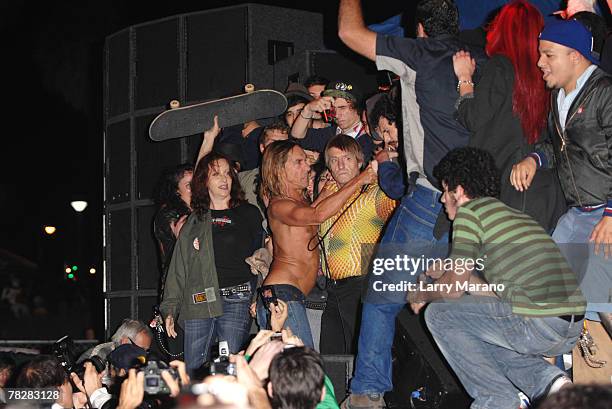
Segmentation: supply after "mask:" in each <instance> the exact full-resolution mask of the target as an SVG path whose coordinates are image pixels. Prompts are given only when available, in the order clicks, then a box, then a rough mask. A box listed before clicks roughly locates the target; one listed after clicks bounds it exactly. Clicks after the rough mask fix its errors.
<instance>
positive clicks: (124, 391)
mask: <svg viewBox="0 0 612 409" xmlns="http://www.w3.org/2000/svg"><path fill="white" fill-rule="evenodd" d="M109 362H110V364H111V373H112V374H113V375H114V377H115V379H116V381H115V382H114V385H116V392H117V393H118V394H119V401H118V405H117V408H120V409H135V408H137V407H142V408H145V407H146V408H150V407H159V406H165V404H166V403H168V404H172V405H174V403H173V402H172V401H171V400H169V399H168V398H175V397H176V396H178V395H179V393H180V390H181V386H180V385H181V384H182V385H188V384H189V382H190V380H189V376H188V375H187V372H186V371H185V363H184V362H181V361H172V362H170V363H169V364H166V363H165V362H163V361H159V360H156V359H155V358H153V357H151V356H149V357H147V356H146V352H145V351H144V350H143V349H142V348H139V347H137V346H135V345H121V346H119V347H117V348H116V349H115V350H114V351H113V352H112V353H111V354H110V356H109ZM173 373H174V374H173ZM177 374H178V379H177V376H176V375H177ZM179 379H180V383H179ZM118 385H121V387H120V388H119V386H118Z"/></svg>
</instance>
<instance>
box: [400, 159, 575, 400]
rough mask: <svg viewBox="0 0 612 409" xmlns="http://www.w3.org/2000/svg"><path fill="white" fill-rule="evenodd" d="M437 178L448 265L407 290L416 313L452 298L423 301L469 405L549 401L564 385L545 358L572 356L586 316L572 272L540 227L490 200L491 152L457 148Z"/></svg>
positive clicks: (495, 188) (494, 187) (494, 180)
mask: <svg viewBox="0 0 612 409" xmlns="http://www.w3.org/2000/svg"><path fill="white" fill-rule="evenodd" d="M434 175H435V176H436V178H437V179H438V180H439V181H441V183H442V187H443V188H444V193H443V196H442V202H443V203H444V207H445V210H446V213H447V215H448V217H449V219H451V220H453V244H452V252H451V255H450V256H449V258H448V259H447V260H444V263H443V265H444V266H445V267H446V268H445V269H443V268H437V269H435V268H431V269H430V270H428V272H427V275H428V276H429V277H430V278H436V281H435V282H433V283H426V282H425V281H422V282H421V283H419V287H418V289H419V290H420V291H417V292H414V293H411V294H410V300H411V307H412V309H413V311H415V312H418V311H419V310H420V309H421V308H422V306H423V305H424V302H428V301H433V300H439V299H445V298H446V301H449V300H448V298H454V300H452V301H453V302H436V303H432V304H431V305H429V306H428V307H427V310H426V312H425V320H426V322H427V326H428V328H429V330H430V331H431V333H432V335H433V337H434V339H435V341H436V343H437V344H438V346H439V347H440V350H441V352H442V353H443V354H444V356H445V357H446V359H447V361H448V363H449V364H450V365H451V367H452V368H453V370H454V371H455V373H456V374H457V376H458V377H459V379H460V380H461V382H462V383H463V386H464V387H465V389H466V391H467V392H468V393H469V394H470V396H471V397H472V398H473V399H474V402H473V404H472V406H471V407H472V408H496V409H505V408H508V409H516V408H517V407H519V403H520V402H519V397H518V392H519V391H521V392H523V393H524V394H526V395H527V396H528V397H529V398H530V399H531V400H532V401H534V400H537V399H539V398H542V397H545V396H547V395H548V394H549V393H551V392H553V391H555V390H558V389H559V388H560V387H561V386H562V385H564V384H567V383H569V382H570V380H569V379H568V378H567V377H566V376H565V374H564V372H562V371H561V370H560V369H559V368H557V367H555V366H553V365H551V364H549V363H548V362H547V361H545V360H544V359H543V356H557V355H560V354H563V353H567V352H569V351H571V350H572V348H573V346H574V344H575V343H576V341H577V340H578V337H579V335H580V331H581V328H582V320H583V319H584V312H585V307H586V302H585V300H584V298H583V296H582V294H581V293H580V290H579V288H578V282H577V280H576V276H575V274H574V272H573V271H572V270H571V269H570V267H569V266H568V264H567V262H566V261H565V259H564V258H563V255H562V254H561V252H560V251H559V249H558V247H557V245H556V244H555V243H554V241H553V240H552V239H551V237H550V236H548V234H546V232H545V231H544V230H543V229H542V228H541V227H540V226H539V225H538V223H537V222H535V221H534V220H533V219H532V218H531V217H529V216H527V215H526V214H524V213H521V212H519V211H518V210H515V209H512V208H510V207H508V206H506V205H504V204H503V203H502V202H500V201H499V200H498V199H496V198H495V197H496V196H497V195H498V194H499V171H498V170H497V169H496V167H495V161H494V159H493V157H492V156H491V155H490V154H489V153H488V152H486V151H483V150H480V149H476V148H459V149H455V150H453V151H451V152H450V153H449V154H447V155H446V157H444V158H443V159H442V160H441V161H440V163H439V164H438V165H437V166H436V168H435V169H434ZM448 266H450V268H448ZM483 283H485V285H483ZM472 289H476V290H480V289H483V290H489V292H488V294H486V295H485V296H483V295H482V294H477V293H476V292H475V293H473V294H470V292H471V291H470V290H472ZM466 290H467V291H466Z"/></svg>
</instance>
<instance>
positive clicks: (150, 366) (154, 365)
mask: <svg viewBox="0 0 612 409" xmlns="http://www.w3.org/2000/svg"><path fill="white" fill-rule="evenodd" d="M140 371H141V372H144V391H145V393H146V394H147V395H169V394H170V388H169V387H168V385H167V384H166V382H165V381H164V379H163V378H162V377H161V372H162V371H168V372H169V373H170V375H171V376H172V377H173V378H174V379H178V373H177V372H176V370H175V369H174V368H172V367H170V366H169V365H168V364H167V363H165V362H164V361H156V360H149V361H147V364H146V365H145V366H143V367H141V368H140Z"/></svg>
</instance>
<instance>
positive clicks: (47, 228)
mask: <svg viewBox="0 0 612 409" xmlns="http://www.w3.org/2000/svg"><path fill="white" fill-rule="evenodd" d="M56 231H57V229H56V228H55V226H45V233H47V234H48V235H49V236H50V235H52V234H53V233H55V232H56Z"/></svg>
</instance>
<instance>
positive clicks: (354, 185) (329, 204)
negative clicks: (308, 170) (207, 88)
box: [268, 165, 377, 226]
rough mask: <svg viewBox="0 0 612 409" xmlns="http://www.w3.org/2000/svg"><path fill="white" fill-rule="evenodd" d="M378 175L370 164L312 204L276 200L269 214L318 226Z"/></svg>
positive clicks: (288, 221) (287, 221)
mask: <svg viewBox="0 0 612 409" xmlns="http://www.w3.org/2000/svg"><path fill="white" fill-rule="evenodd" d="M374 167H376V166H374ZM376 177H377V176H376V169H374V168H373V167H372V166H371V165H370V166H368V167H367V168H366V169H365V170H364V171H363V172H361V174H360V175H359V176H357V177H356V178H354V179H353V180H351V181H350V182H349V183H347V184H346V185H344V186H343V187H342V189H340V190H338V191H337V192H336V193H334V194H333V195H330V196H328V197H326V198H325V199H323V200H321V201H318V202H315V203H313V204H312V205H311V206H304V205H301V204H299V203H296V202H295V201H293V200H290V199H281V200H276V201H274V202H272V203H271V204H270V207H269V209H268V212H269V215H270V217H271V218H275V219H278V220H280V221H281V222H282V223H284V224H286V225H289V226H318V225H319V224H321V223H323V222H324V221H325V220H327V219H329V218H330V217H332V216H333V215H335V214H336V213H338V211H339V210H340V209H341V208H342V206H343V205H344V203H346V201H347V200H348V199H349V198H350V197H351V196H352V195H353V193H355V190H356V189H359V188H361V187H362V186H364V185H367V184H369V183H374V182H375V181H376Z"/></svg>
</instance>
